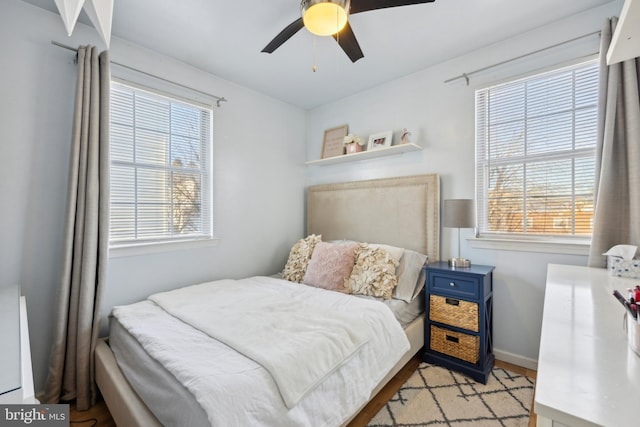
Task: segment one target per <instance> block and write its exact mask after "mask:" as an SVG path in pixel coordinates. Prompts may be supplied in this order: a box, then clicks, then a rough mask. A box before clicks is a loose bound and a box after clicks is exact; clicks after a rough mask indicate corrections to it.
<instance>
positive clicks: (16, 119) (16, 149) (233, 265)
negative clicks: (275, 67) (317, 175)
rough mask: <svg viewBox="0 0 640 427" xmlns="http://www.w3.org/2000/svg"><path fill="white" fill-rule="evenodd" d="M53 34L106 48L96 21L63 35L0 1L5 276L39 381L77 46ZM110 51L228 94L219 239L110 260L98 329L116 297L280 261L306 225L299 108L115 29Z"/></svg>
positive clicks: (217, 119) (43, 19) (32, 10)
mask: <svg viewBox="0 0 640 427" xmlns="http://www.w3.org/2000/svg"><path fill="white" fill-rule="evenodd" d="M51 40H56V41H58V42H61V43H64V44H67V45H70V46H78V45H80V44H95V45H97V46H102V43H101V42H100V40H99V39H97V35H96V32H95V30H93V29H92V28H87V27H85V26H83V25H82V24H79V26H78V27H77V28H76V30H75V31H74V35H73V38H71V39H69V38H68V37H67V35H66V33H65V31H64V27H63V25H62V20H61V19H60V17H59V16H58V15H56V14H52V13H49V12H46V11H43V10H42V9H39V8H36V7H33V6H31V5H28V4H26V3H23V2H21V1H19V0H3V1H2V2H1V3H0V52H2V66H1V67H0V69H1V70H2V71H1V74H0V76H1V77H2V78H0V135H1V136H0V160H1V161H2V167H1V168H0V200H1V201H2V202H1V203H2V209H1V210H0V236H2V237H1V240H0V283H3V284H9V283H20V284H21V285H22V293H23V294H24V295H25V296H26V299H27V306H28V315H29V329H30V335H31V348H32V358H33V366H34V377H35V385H36V391H38V390H41V389H42V387H43V385H44V381H45V379H46V367H47V363H48V357H49V350H50V346H51V340H50V335H51V332H52V331H51V327H50V325H51V323H52V319H53V315H54V301H55V293H56V289H57V277H58V275H59V271H60V268H59V263H60V256H59V249H60V247H61V239H62V230H63V221H64V219H63V218H64V213H65V202H66V191H67V170H68V162H69V160H68V158H69V149H70V139H71V137H70V128H71V123H72V110H73V94H74V92H75V79H76V71H75V65H74V64H73V58H74V54H73V53H72V52H70V51H68V50H64V49H61V48H59V47H55V46H52V45H51ZM110 52H111V59H112V60H113V61H116V62H121V63H124V64H127V65H130V66H133V67H136V68H139V69H142V70H145V71H149V72H152V73H157V74H161V76H162V77H165V78H168V79H170V80H172V81H176V82H178V83H182V84H186V85H189V86H191V87H194V88H197V89H201V90H204V91H207V92H209V93H213V94H219V95H222V96H225V97H226V98H228V99H229V102H228V103H225V104H223V106H222V107H221V108H219V109H215V110H214V126H215V129H214V138H215V142H214V150H215V151H214V168H215V178H214V179H215V190H216V191H215V207H214V214H215V229H216V234H217V236H218V237H220V241H219V242H218V244H217V245H216V246H205V247H189V248H183V249H176V250H172V251H168V252H158V253H153V254H142V255H135V256H118V257H114V258H112V259H111V262H110V265H109V272H108V274H109V279H108V286H107V290H106V294H105V300H104V310H103V314H104V316H103V322H102V330H103V331H105V330H106V321H105V317H106V314H107V313H108V311H109V310H110V308H111V307H112V306H113V305H118V304H125V303H129V302H132V301H136V300H139V299H141V298H144V297H146V296H147V295H149V294H150V293H152V292H157V291H159V290H164V289H169V288H172V287H176V286H178V285H181V284H188V283H197V282H200V281H203V280H209V279H215V278H222V277H240V276H245V275H253V274H271V273H274V272H276V271H279V270H280V269H282V266H283V265H284V263H285V261H286V257H287V255H288V252H289V249H290V247H291V245H292V244H293V243H294V242H295V241H296V240H297V239H298V238H300V236H301V235H302V233H303V230H304V225H303V215H304V214H303V199H304V166H303V162H304V159H305V150H306V148H305V145H304V139H305V129H306V112H305V111H303V110H301V109H298V108H295V107H292V106H290V105H287V104H284V103H282V102H280V101H277V100H274V99H272V98H269V97H266V96H264V95H261V94H258V93H256V92H253V91H250V90H248V89H245V88H243V87H240V86H238V85H235V84H232V83H230V82H227V81H225V80H222V79H219V78H217V77H215V76H212V75H210V74H207V73H204V72H202V71H199V70H196V69H194V68H192V67H189V66H186V65H184V64H181V63H179V62H177V61H174V60H172V59H170V58H167V57H162V56H159V55H157V54H154V53H153V52H149V51H147V50H144V49H141V48H138V47H135V46H131V45H129V44H127V43H124V42H122V41H121V40H118V39H113V40H112V43H111V49H110ZM114 72H115V67H114ZM256 218H259V220H256ZM266 224H268V226H265V225H266Z"/></svg>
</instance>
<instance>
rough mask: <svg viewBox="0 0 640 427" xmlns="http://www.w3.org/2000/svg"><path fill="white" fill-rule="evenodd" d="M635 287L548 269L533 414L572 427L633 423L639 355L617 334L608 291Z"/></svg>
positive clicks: (582, 271) (639, 393)
mask: <svg viewBox="0 0 640 427" xmlns="http://www.w3.org/2000/svg"><path fill="white" fill-rule="evenodd" d="M636 284H640V281H638V280H634V279H623V278H618V277H612V276H610V274H609V273H608V271H607V270H606V269H604V268H588V267H578V266H568V265H554V264H551V265H549V267H548V270H547V285H546V291H545V298H544V313H543V318H542V333H541V338H540V353H539V356H538V373H537V380H536V396H535V411H536V413H538V414H539V415H542V416H543V417H546V418H548V419H552V420H555V421H559V422H561V423H563V424H567V425H571V426H594V425H598V426H624V425H632V424H634V423H636V421H632V420H631V418H630V417H632V418H633V417H635V418H636V419H637V415H636V414H637V407H638V402H640V357H638V356H637V355H636V354H635V353H633V351H632V350H631V349H630V348H629V345H628V344H627V338H626V333H625V332H624V331H623V329H622V319H623V315H624V307H623V306H622V305H621V304H620V303H619V302H618V301H617V300H616V299H615V298H614V297H613V295H612V294H613V290H614V289H617V290H619V291H620V292H621V293H622V294H623V295H626V294H627V293H626V291H625V289H626V288H628V287H633V286H635V285H636Z"/></svg>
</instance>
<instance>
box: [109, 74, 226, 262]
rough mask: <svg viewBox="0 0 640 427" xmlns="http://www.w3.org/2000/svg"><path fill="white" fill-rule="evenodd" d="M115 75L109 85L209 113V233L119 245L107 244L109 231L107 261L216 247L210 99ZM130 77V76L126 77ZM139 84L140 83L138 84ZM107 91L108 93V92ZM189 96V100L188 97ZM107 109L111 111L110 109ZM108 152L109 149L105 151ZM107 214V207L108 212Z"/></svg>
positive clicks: (138, 77)
mask: <svg viewBox="0 0 640 427" xmlns="http://www.w3.org/2000/svg"><path fill="white" fill-rule="evenodd" d="M114 74H119V73H115V72H112V75H111V82H115V83H118V84H121V85H125V86H129V87H132V88H134V89H136V90H141V91H145V92H149V93H151V94H153V95H158V96H161V97H166V98H169V99H171V100H176V101H178V102H184V103H187V104H191V105H194V106H196V107H200V108H203V109H207V110H210V117H209V129H210V141H209V144H208V147H207V150H206V151H207V153H206V154H207V157H208V161H207V169H208V170H207V175H208V179H207V180H206V181H207V183H206V185H207V186H208V188H209V194H208V197H207V199H208V203H207V204H208V210H209V218H208V227H209V230H210V234H209V235H191V236H188V235H187V236H181V237H175V238H168V239H148V240H145V239H141V240H127V241H121V242H114V241H112V240H111V229H109V257H110V258H119V257H126V256H135V255H144V254H150V253H161V252H170V251H174V250H183V249H191V248H199V247H209V246H217V244H218V242H219V241H220V238H218V237H216V234H215V227H214V225H215V223H214V218H215V210H214V209H215V203H214V199H215V192H214V189H215V186H214V168H213V165H214V140H215V138H214V105H215V102H216V101H215V100H214V99H211V100H209V99H207V100H206V101H203V97H202V95H201V94H199V93H195V92H193V94H192V93H191V91H189V90H188V89H186V88H184V87H182V86H181V85H179V84H178V83H176V84H175V85H172V84H171V83H170V82H169V81H166V80H164V79H163V82H161V83H162V84H158V85H154V83H153V82H152V79H151V78H148V77H145V76H143V75H142V74H141V73H134V74H130V73H123V74H124V75H128V77H131V78H123V77H120V76H119V75H114ZM129 74H130V75H129ZM140 81H142V82H143V83H140ZM167 85H169V86H170V87H169V89H167ZM110 90H111V89H110ZM191 95H193V96H191ZM110 108H111V107H110ZM109 149H110V150H111V147H109ZM109 164H110V166H111V164H112V161H111V159H110V160H109ZM109 209H110V210H111V207H110V208H109Z"/></svg>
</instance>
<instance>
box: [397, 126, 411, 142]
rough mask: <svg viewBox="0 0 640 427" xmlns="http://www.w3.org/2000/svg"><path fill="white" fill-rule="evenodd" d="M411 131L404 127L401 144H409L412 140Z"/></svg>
mask: <svg viewBox="0 0 640 427" xmlns="http://www.w3.org/2000/svg"><path fill="white" fill-rule="evenodd" d="M410 136H411V132H409V131H408V130H407V128H404V129H402V134H401V136H400V144H408V143H410V142H411V140H410V138H409V137H410Z"/></svg>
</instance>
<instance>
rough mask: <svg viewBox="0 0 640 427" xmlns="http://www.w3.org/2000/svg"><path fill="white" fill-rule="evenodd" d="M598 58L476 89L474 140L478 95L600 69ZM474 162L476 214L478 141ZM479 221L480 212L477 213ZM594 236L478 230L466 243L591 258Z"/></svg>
mask: <svg viewBox="0 0 640 427" xmlns="http://www.w3.org/2000/svg"><path fill="white" fill-rule="evenodd" d="M598 58H599V55H598V54H594V55H587V56H583V57H580V58H575V59H573V60H569V61H565V62H563V63H559V64H556V65H554V66H549V67H544V68H542V69H538V70H533V71H531V72H528V73H525V74H522V75H519V76H516V77H511V78H505V79H501V80H500V81H496V82H493V83H491V84H486V85H483V86H482V87H481V88H479V89H476V91H475V97H474V121H475V126H474V127H475V135H474V138H475V139H477V126H478V124H477V121H478V116H477V105H478V104H477V93H478V92H480V91H483V90H486V89H488V88H490V87H494V86H500V85H504V84H509V83H512V82H516V81H519V80H526V79H529V78H531V77H535V76H538V75H541V74H545V73H551V72H554V71H559V70H562V69H565V68H573V67H579V66H581V65H585V64H587V63H590V62H591V63H595V65H596V67H597V60H598ZM474 149H475V150H474V152H475V154H474V163H475V178H476V183H475V188H474V193H475V196H476V200H475V205H476V212H479V211H478V210H479V209H480V208H481V201H480V200H478V191H479V190H478V182H477V179H478V164H479V163H478V144H477V140H476V141H475V142H474ZM595 151H596V148H581V149H577V150H572V152H573V153H574V154H573V155H572V156H571V158H572V159H575V158H579V157H587V156H590V155H591V154H590V153H593V155H595ZM533 157H534V156H529V158H533ZM540 157H541V158H544V159H545V160H548V159H550V158H551V159H562V158H567V156H566V155H563V154H562V153H560V154H558V153H553V154H550V155H540ZM506 163H509V161H508V160H507V161H505V164H506ZM476 216H477V218H476V220H478V219H479V213H477V214H476ZM591 237H592V236H591V235H589V236H584V235H577V236H576V235H560V234H542V235H541V234H532V235H525V234H520V233H507V232H504V233H502V232H491V231H483V232H480V231H479V229H476V230H475V235H474V236H473V237H469V238H467V239H466V240H467V241H468V243H469V245H470V246H471V247H472V248H475V249H494V250H512V251H524V252H541V253H555V254H567V255H589V248H590V246H591Z"/></svg>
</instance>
